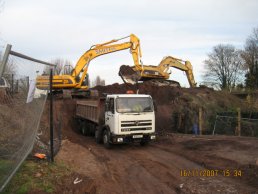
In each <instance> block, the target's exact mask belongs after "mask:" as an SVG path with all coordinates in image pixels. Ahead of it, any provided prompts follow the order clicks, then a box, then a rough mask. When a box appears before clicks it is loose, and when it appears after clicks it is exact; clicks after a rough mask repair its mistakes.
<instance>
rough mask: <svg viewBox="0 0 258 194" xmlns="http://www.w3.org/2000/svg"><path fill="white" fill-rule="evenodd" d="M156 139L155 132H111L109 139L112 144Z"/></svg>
mask: <svg viewBox="0 0 258 194" xmlns="http://www.w3.org/2000/svg"><path fill="white" fill-rule="evenodd" d="M155 139H156V135H155V133H148V134H142V133H141V134H139V133H137V134H129V135H115V134H111V138H110V141H111V143H114V144H120V143H132V142H150V141H153V140H155Z"/></svg>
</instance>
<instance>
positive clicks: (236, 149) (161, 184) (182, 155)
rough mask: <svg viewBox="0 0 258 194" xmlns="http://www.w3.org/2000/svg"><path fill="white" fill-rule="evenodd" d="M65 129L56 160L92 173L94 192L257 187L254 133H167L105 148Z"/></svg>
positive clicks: (255, 189)
mask: <svg viewBox="0 0 258 194" xmlns="http://www.w3.org/2000/svg"><path fill="white" fill-rule="evenodd" d="M67 130H69V131H66V132H65V133H64V137H65V140H63V145H62V148H61V150H60V152H59V153H58V155H57V156H56V160H57V161H62V162H64V163H65V164H67V165H68V166H70V167H71V168H72V169H73V170H74V171H75V172H77V173H80V174H82V175H84V176H87V177H90V178H92V179H93V182H94V185H95V188H96V193H99V194H102V193H103V194H104V193H139V194H140V193H155V194H156V193H187V194H188V193H258V165H257V164H256V162H257V160H258V139H256V138H246V137H228V136H192V135H179V134H166V135H163V136H159V137H158V139H157V141H156V142H153V143H151V144H149V145H148V146H146V147H141V146H140V145H137V144H131V145H120V146H117V145H116V146H113V147H112V149H110V150H107V149H105V148H104V147H103V145H100V144H96V143H95V141H94V138H93V137H85V136H82V135H81V134H79V132H76V131H74V130H72V129H71V130H70V129H67ZM79 184H82V185H83V184H84V182H81V183H79Z"/></svg>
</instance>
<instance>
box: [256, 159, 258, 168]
mask: <svg viewBox="0 0 258 194" xmlns="http://www.w3.org/2000/svg"><path fill="white" fill-rule="evenodd" d="M256 165H257V166H258V158H257V159H256Z"/></svg>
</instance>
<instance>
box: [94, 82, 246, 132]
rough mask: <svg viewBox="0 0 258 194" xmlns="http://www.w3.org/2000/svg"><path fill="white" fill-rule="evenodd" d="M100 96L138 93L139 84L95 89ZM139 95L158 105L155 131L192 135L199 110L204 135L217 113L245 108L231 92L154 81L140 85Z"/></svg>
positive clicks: (242, 102) (209, 129) (210, 127)
mask: <svg viewBox="0 0 258 194" xmlns="http://www.w3.org/2000/svg"><path fill="white" fill-rule="evenodd" d="M93 89H94V90H98V92H99V93H100V94H101V93H108V94H122V93H126V91H128V90H133V91H137V86H136V85H128V84H117V83H115V84H113V85H107V86H96V87H95V88H93ZM138 93H139V94H150V95H151V96H152V98H153V99H154V101H155V104H156V106H157V112H156V129H157V131H158V132H162V131H176V132H184V133H191V131H192V126H193V124H194V123H197V122H198V114H199V110H200V109H201V110H202V113H203V127H204V130H205V131H204V133H208V134H210V133H211V130H212V127H213V125H214V119H215V117H216V113H217V112H222V111H236V109H237V108H238V107H240V108H241V109H242V110H245V109H246V106H245V102H244V101H243V100H241V99H239V98H237V97H235V96H233V95H231V94H230V93H228V92H224V91H214V90H213V89H211V88H207V87H197V88H177V87H171V86H157V85H155V84H152V83H151V82H144V83H140V84H138Z"/></svg>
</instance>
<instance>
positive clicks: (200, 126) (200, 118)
mask: <svg viewBox="0 0 258 194" xmlns="http://www.w3.org/2000/svg"><path fill="white" fill-rule="evenodd" d="M199 130H200V135H202V130H203V129H202V108H199Z"/></svg>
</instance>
